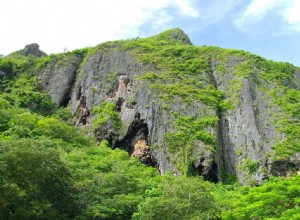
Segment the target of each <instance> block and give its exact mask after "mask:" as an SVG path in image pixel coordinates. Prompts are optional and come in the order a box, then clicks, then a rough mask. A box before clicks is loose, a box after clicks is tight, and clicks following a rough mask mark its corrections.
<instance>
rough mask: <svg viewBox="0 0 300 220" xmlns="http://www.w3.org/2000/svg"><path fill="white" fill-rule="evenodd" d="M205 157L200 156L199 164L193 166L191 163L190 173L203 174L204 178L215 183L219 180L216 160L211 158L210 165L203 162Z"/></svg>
mask: <svg viewBox="0 0 300 220" xmlns="http://www.w3.org/2000/svg"><path fill="white" fill-rule="evenodd" d="M205 160H206V159H205V158H201V160H200V164H199V165H198V166H195V164H193V165H192V169H191V173H192V175H199V176H203V179H204V180H207V181H210V182H213V183H217V182H219V178H218V165H217V163H216V161H215V160H214V158H213V160H212V162H211V164H210V166H208V165H207V164H206V163H205V162H206V161H205Z"/></svg>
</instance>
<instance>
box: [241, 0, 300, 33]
mask: <svg viewBox="0 0 300 220" xmlns="http://www.w3.org/2000/svg"><path fill="white" fill-rule="evenodd" d="M299 12H300V1H299V0H252V1H251V2H250V4H249V5H248V6H247V7H246V9H245V10H244V11H242V12H241V13H240V17H238V18H237V19H236V21H235V25H236V26H237V27H238V28H241V29H243V30H253V29H254V28H255V27H257V25H260V24H261V23H264V22H265V20H268V19H272V20H271V21H270V22H269V24H272V25H273V26H274V27H273V28H274V29H275V30H278V31H279V30H280V31H281V32H283V31H296V32H300V13H299ZM274 18H277V20H278V21H279V23H278V22H276V21H275V20H274Z"/></svg>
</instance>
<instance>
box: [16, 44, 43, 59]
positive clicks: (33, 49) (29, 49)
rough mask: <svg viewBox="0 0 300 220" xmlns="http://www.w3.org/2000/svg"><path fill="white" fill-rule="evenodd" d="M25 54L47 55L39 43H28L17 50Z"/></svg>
mask: <svg viewBox="0 0 300 220" xmlns="http://www.w3.org/2000/svg"><path fill="white" fill-rule="evenodd" d="M17 53H18V54H21V55H23V56H29V55H33V56H35V57H41V56H45V55H46V54H45V53H44V52H43V51H41V50H40V46H39V45H38V44H37V43H32V44H28V45H26V46H25V47H24V49H23V50H20V51H18V52H17Z"/></svg>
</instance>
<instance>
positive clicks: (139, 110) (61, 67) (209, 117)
mask: <svg viewBox="0 0 300 220" xmlns="http://www.w3.org/2000/svg"><path fill="white" fill-rule="evenodd" d="M146 43H147V44H146ZM173 44H174V45H175V46H174V45H173ZM149 45H150V46H149ZM155 48H156V49H155ZM177 48H179V49H177ZM153 51H156V52H155V53H156V54H155V53H154V52H153ZM224 51H225V50H224ZM224 51H223V50H222V49H216V48H211V49H210V50H208V48H206V47H201V48H198V47H193V46H191V45H190V40H189V39H188V37H187V36H186V34H184V33H183V32H182V31H181V30H178V29H175V30H172V31H170V32H165V33H163V34H161V35H157V36H155V37H153V38H151V41H150V40H149V42H148V41H139V40H138V39H136V40H131V41H129V43H128V42H127V41H118V42H108V43H105V44H102V45H99V46H98V47H96V48H94V49H93V50H91V51H90V52H89V54H88V55H87V56H86V57H85V58H83V57H81V56H76V55H71V56H68V57H67V58H65V59H64V61H63V62H59V61H57V60H54V61H51V62H50V63H48V64H47V66H45V67H44V68H42V69H41V70H39V72H38V78H39V79H40V81H41V85H42V87H43V88H44V89H45V91H47V92H48V93H49V94H50V96H51V97H52V98H53V100H54V101H55V102H57V103H58V104H59V105H62V106H67V104H68V106H69V107H70V108H71V111H72V114H73V122H74V125H77V126H87V127H88V128H89V131H90V133H91V134H92V133H93V135H96V137H97V138H98V139H99V141H100V140H102V139H107V140H109V141H110V143H111V145H112V147H113V148H116V147H117V148H121V149H124V150H126V151H128V152H129V153H130V154H131V155H132V156H135V157H139V158H140V159H141V161H142V162H144V163H146V164H151V165H155V166H157V167H158V169H159V170H160V172H161V173H165V172H167V171H169V172H172V173H173V174H174V175H177V174H180V173H192V174H199V175H203V176H204V178H206V179H208V180H211V181H218V180H222V178H224V175H223V174H232V175H236V176H237V178H238V179H239V180H240V181H241V182H242V183H244V184H253V183H261V182H262V181H263V180H264V179H265V178H267V177H268V176H270V175H272V174H273V175H288V173H289V172H290V168H291V167H292V168H293V169H294V170H296V171H297V170H298V171H299V170H300V163H299V152H297V150H296V152H294V153H291V154H290V155H288V156H286V157H285V158H280V159H276V158H275V156H276V152H275V151H276V150H274V146H276V144H277V143H279V142H280V141H281V140H285V139H286V138H287V137H286V134H285V133H284V132H283V131H282V129H280V126H279V125H278V123H276V116H275V114H276V115H277V114H279V115H281V116H280V117H284V116H283V115H285V114H286V113H285V112H284V110H283V109H282V106H280V104H278V103H277V102H276V101H274V100H273V98H272V94H271V93H270V91H271V90H274V89H276V88H277V87H278V85H279V84H278V82H277V81H274V80H268V79H266V77H262V76H261V74H263V73H262V72H263V71H266V70H265V69H263V68H262V67H261V66H259V65H257V66H255V65H254V64H253V63H249V60H248V58H247V56H245V55H243V54H241V55H239V54H238V53H236V54H235V53H232V54H229V55H227V52H226V51H225V52H224ZM158 53H159V54H161V57H159V56H158V55H157V54H158ZM189 53H191V54H193V56H190V55H189ZM223 53H224V54H226V55H227V57H226V59H224V57H222V56H221V55H220V54H223ZM147 54H149V55H147ZM150 54H152V56H150ZM153 54H155V55H153ZM253 56H254V55H253ZM186 61H188V62H186ZM161 62H165V66H162V65H160V63H161ZM169 63H171V64H172V65H171V64H169ZM245 66H246V67H247V68H245ZM187 71H188V72H189V74H190V75H184V74H187V73H186V72H187ZM297 71H299V70H297V68H295V71H294V75H293V76H289V78H287V79H285V81H282V84H284V83H285V84H287V85H288V86H289V87H290V88H291V89H294V90H299V88H300V75H299V72H297ZM181 72H184V74H181ZM175 73H176V74H177V75H176V77H174V74H175ZM263 76H264V75H263ZM289 80H290V81H289ZM198 88H199V90H198ZM224 101H227V104H228V103H229V102H230V103H231V104H230V106H231V107H224V105H223V104H220V103H226V102H224ZM103 102H113V103H115V105H116V111H118V114H119V116H120V119H121V121H122V124H123V128H122V129H121V130H119V131H117V130H116V129H114V128H113V127H112V125H111V124H109V123H106V124H105V125H103V126H102V127H101V128H97V129H92V125H93V121H94V119H95V117H96V114H94V113H93V111H92V109H93V107H95V106H99V105H100V104H101V103H103ZM215 118H216V119H217V120H216V123H214V121H215ZM190 125H191V126H190ZM192 125H193V126H194V127H193V126H192ZM211 137H212V138H211ZM176 138H181V139H178V140H179V141H178V142H176ZM169 139H171V140H169ZM174 140H175V141H174ZM180 141H182V142H180ZM180 143H184V144H182V145H184V146H181V145H180ZM177 145H178V146H177ZM175 147H176V148H175ZM181 169H183V170H185V172H181Z"/></svg>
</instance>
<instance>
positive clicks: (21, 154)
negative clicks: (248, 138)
mask: <svg viewBox="0 0 300 220" xmlns="http://www.w3.org/2000/svg"><path fill="white" fill-rule="evenodd" d="M174 31H175V32H176V31H177V32H178V31H180V30H177V29H175V30H172V31H171V32H164V33H162V34H160V35H157V36H154V37H152V38H149V39H132V40H129V41H118V42H109V43H107V44H103V45H100V46H98V47H97V48H96V49H99V48H101V49H103V50H105V49H111V48H112V49H113V48H114V47H117V46H118V47H120V46H121V47H122V48H123V49H128V50H130V51H131V52H132V53H133V54H134V55H135V56H136V57H137V59H138V60H139V61H140V62H142V63H145V64H150V65H152V66H153V68H154V69H155V70H157V71H155V72H153V71H150V70H149V71H148V73H146V74H144V75H140V76H137V80H138V83H140V85H143V83H146V84H148V85H149V88H150V89H151V91H152V92H153V93H155V94H156V95H157V98H158V99H159V104H160V105H161V106H162V107H163V109H164V110H165V111H167V112H168V113H170V114H169V116H170V117H169V118H168V119H170V120H171V119H172V121H170V123H173V124H172V126H173V127H172V128H173V130H171V131H170V132H169V133H167V134H166V135H165V136H164V143H165V144H166V145H167V146H168V151H169V153H170V154H172V155H173V158H175V159H176V161H174V166H176V168H177V169H178V170H179V171H180V174H181V175H178V176H176V177H175V176H171V175H170V174H166V175H164V176H161V175H159V174H158V171H157V170H156V169H155V168H153V167H149V166H146V165H144V164H141V163H140V161H139V160H138V159H136V158H133V157H130V156H129V155H128V153H127V152H124V151H121V150H118V149H116V150H112V149H111V147H110V146H109V144H108V142H107V141H106V140H104V141H102V142H101V143H100V144H99V143H97V142H96V140H95V139H94V138H93V137H91V136H89V137H88V136H86V135H85V134H84V132H83V131H81V130H80V128H78V127H73V126H71V125H70V118H71V113H70V112H69V110H68V109H66V108H59V107H57V106H56V105H55V104H54V103H53V102H52V101H51V99H50V97H49V96H48V95H47V94H46V93H44V92H42V91H41V89H40V86H39V83H38V82H37V80H36V78H35V72H36V71H38V70H39V69H41V68H43V67H45V66H46V65H48V64H49V63H50V62H57V63H59V62H61V65H63V64H64V62H66V60H70V59H69V57H72V56H80V57H81V58H82V59H83V60H85V59H87V57H88V56H89V55H91V54H92V53H94V52H95V51H96V49H82V50H75V51H73V52H70V53H65V54H58V55H51V56H45V57H41V58H35V57H32V56H29V57H24V56H20V55H17V54H12V55H11V56H9V57H6V58H0V219H135V220H138V219H141V220H144V219H153V220H156V219H157V220H158V219H174V220H175V219H295V220H296V219H299V218H300V215H299V213H300V210H299V206H300V200H299V198H300V187H299V182H300V177H299V176H289V177H286V178H282V177H280V178H270V180H269V181H267V180H266V181H265V183H264V184H262V185H261V186H255V187H242V186H240V185H239V184H238V183H237V182H236V179H235V177H234V176H228V178H227V182H224V183H218V184H214V183H211V182H207V181H204V180H203V178H202V177H199V176H197V177H192V176H190V167H191V164H192V162H193V161H194V160H195V156H197V155H195V152H194V149H195V148H194V147H195V146H201V147H204V150H206V151H210V152H215V151H216V138H215V134H213V130H214V128H215V127H216V124H217V122H218V120H219V118H218V116H219V114H220V113H222V112H223V111H227V110H234V108H235V107H236V106H238V105H239V99H240V92H241V89H242V87H243V80H245V79H248V78H249V77H251V79H253V80H256V82H257V83H258V84H259V86H260V89H261V90H262V91H266V95H267V96H268V97H270V108H271V107H272V106H277V107H279V108H280V110H281V111H279V113H278V114H277V115H275V116H274V117H276V121H275V122H274V124H275V126H276V128H277V129H278V130H279V131H280V132H283V133H284V134H285V138H284V139H283V140H282V141H281V142H279V143H277V145H276V146H274V150H275V159H277V160H285V159H286V158H288V157H289V156H290V155H293V154H295V153H296V152H299V151H300V145H299V142H300V129H299V127H300V126H299V119H300V118H299V117H300V111H299V109H300V104H299V102H300V93H299V90H297V89H295V88H294V87H288V86H287V85H288V84H289V83H291V82H292V81H293V77H294V76H293V73H294V72H295V71H296V68H295V67H293V66H292V65H289V64H286V63H274V62H270V61H266V60H264V59H263V58H260V57H258V56H254V55H251V54H249V53H247V52H244V51H236V50H223V49H220V48H216V47H193V46H190V45H183V44H182V43H183V42H185V41H186V39H185V38H184V37H183V38H180V39H174V38H173V37H174V36H173V33H174ZM212 57H213V58H214V59H215V60H217V61H218V62H219V68H217V71H219V72H218V73H217V74H221V75H222V74H223V75H225V74H226V73H227V72H228V71H229V69H230V68H233V70H232V73H233V75H234V79H232V81H231V82H230V83H229V85H228V88H223V89H224V90H226V93H225V91H223V92H222V91H220V89H217V88H216V86H217V85H216V82H215V80H214V79H210V78H209V77H208V76H207V72H209V71H211V65H212V63H211V59H210V58H212ZM236 59H239V61H240V64H239V65H237V66H235V67H229V66H228V63H229V62H230V61H232V60H236ZM83 62H84V61H83ZM115 74H116V73H112V74H111V78H107V79H105V80H107V81H109V82H111V81H112V80H113V78H114V77H115V76H116V75H115ZM265 81H268V82H271V83H270V87H271V88H265V87H264V83H265ZM95 93H96V91H95ZM195 101H197V102H199V103H201V104H202V105H203V106H202V107H201V108H202V109H204V110H203V112H198V113H197V114H195V115H193V116H190V115H187V114H186V113H185V111H184V108H189V107H191V106H193V104H194V102H195ZM132 102H134V96H133V97H132ZM174 102H179V103H182V111H180V112H179V110H178V112H177V110H176V111H171V110H170V109H169V106H171V104H173V103H174ZM92 112H93V114H94V115H95V116H96V117H95V119H94V121H93V123H94V124H93V126H94V127H93V129H96V128H99V127H101V126H104V125H106V124H111V125H112V127H113V128H114V129H115V130H118V131H120V130H122V121H121V120H120V116H119V114H118V112H117V111H116V106H115V104H113V103H110V102H103V103H102V104H100V105H99V106H97V107H95V108H94V109H93V110H92ZM238 154H240V155H242V152H239V153H238ZM241 168H243V169H246V170H247V171H248V172H249V173H251V174H253V173H255V172H256V170H257V169H258V168H259V164H258V163H257V162H256V161H252V160H250V159H244V161H243V165H242V166H241Z"/></svg>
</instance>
